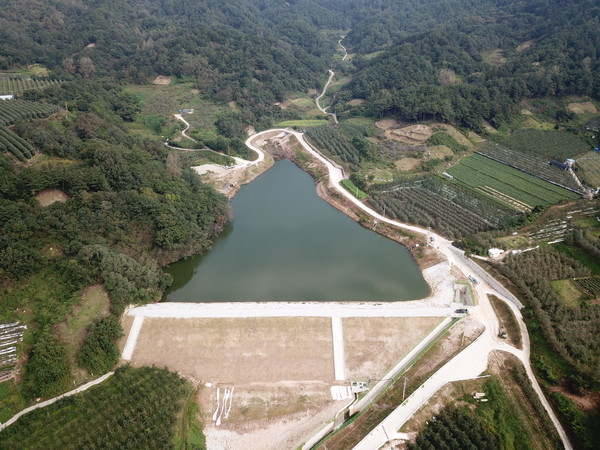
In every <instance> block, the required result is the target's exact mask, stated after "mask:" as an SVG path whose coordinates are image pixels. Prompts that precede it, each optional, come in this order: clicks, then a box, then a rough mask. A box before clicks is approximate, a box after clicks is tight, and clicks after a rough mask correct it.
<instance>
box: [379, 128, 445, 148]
mask: <svg viewBox="0 0 600 450" xmlns="http://www.w3.org/2000/svg"><path fill="white" fill-rule="evenodd" d="M432 134H433V131H431V127H429V126H428V125H422V124H418V125H410V126H408V127H404V128H396V129H394V130H387V131H386V132H385V135H386V136H387V137H388V138H389V139H395V140H397V141H400V142H405V143H407V144H422V143H423V142H425V141H426V140H427V139H429V138H430V137H431V135H432Z"/></svg>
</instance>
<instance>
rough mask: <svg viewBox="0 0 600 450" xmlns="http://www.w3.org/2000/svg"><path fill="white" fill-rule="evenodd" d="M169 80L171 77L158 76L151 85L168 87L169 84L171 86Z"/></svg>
mask: <svg viewBox="0 0 600 450" xmlns="http://www.w3.org/2000/svg"><path fill="white" fill-rule="evenodd" d="M171 78H173V77H169V76H166V75H159V76H157V77H156V78H155V79H154V80H152V84H156V85H159V86H168V85H169V84H171Z"/></svg>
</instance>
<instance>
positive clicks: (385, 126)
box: [375, 119, 399, 131]
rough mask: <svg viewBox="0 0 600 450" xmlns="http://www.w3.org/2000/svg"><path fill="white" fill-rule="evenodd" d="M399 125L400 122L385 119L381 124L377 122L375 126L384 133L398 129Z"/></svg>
mask: <svg viewBox="0 0 600 450" xmlns="http://www.w3.org/2000/svg"><path fill="white" fill-rule="evenodd" d="M398 124H399V123H398V121H397V120H394V119H383V120H380V121H379V122H375V126H376V127H377V128H379V129H380V130H383V131H387V130H391V129H392V128H398Z"/></svg>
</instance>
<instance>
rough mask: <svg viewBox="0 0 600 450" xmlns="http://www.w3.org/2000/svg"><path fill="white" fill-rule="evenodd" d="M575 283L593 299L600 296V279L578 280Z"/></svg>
mask: <svg viewBox="0 0 600 450" xmlns="http://www.w3.org/2000/svg"><path fill="white" fill-rule="evenodd" d="M574 281H575V284H576V285H577V287H579V288H580V289H581V290H583V291H584V292H587V293H588V294H590V295H591V296H592V297H598V296H600V277H587V278H577V279H575V280H574Z"/></svg>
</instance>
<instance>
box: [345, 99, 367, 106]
mask: <svg viewBox="0 0 600 450" xmlns="http://www.w3.org/2000/svg"><path fill="white" fill-rule="evenodd" d="M365 101H366V100H364V99H362V98H353V99H352V100H350V101H349V102H348V104H349V105H350V106H359V105H362V104H363V103H365Z"/></svg>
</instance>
